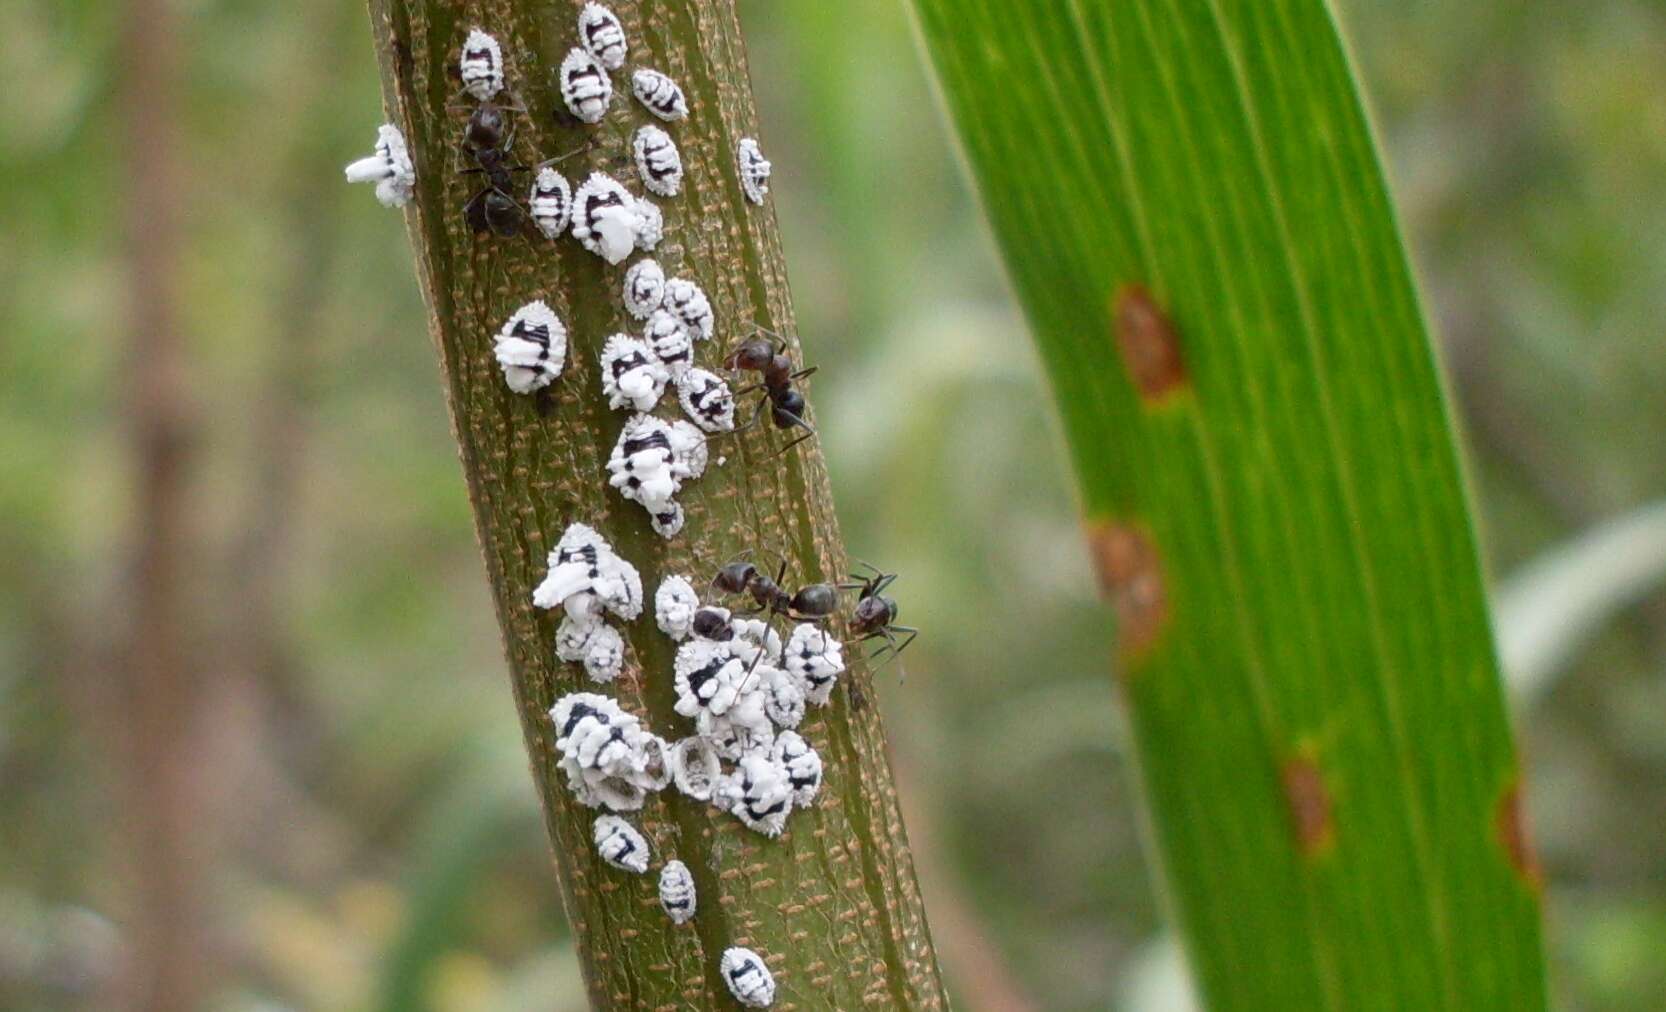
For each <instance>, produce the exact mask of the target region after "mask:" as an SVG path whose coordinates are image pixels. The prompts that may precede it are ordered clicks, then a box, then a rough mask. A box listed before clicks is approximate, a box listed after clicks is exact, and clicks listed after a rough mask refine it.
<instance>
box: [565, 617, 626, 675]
mask: <svg viewBox="0 0 1666 1012" xmlns="http://www.w3.org/2000/svg"><path fill="white" fill-rule="evenodd" d="M555 656H557V657H559V658H560V659H562V660H564V661H569V662H572V663H578V664H583V665H584V670H585V672H586V673H587V674H589V676H590V680H591V681H593V682H604V683H605V682H611V681H613V680H614V679H616V678H618V677H619V673H620V671H622V670H624V666H625V639H624V637H623V636H620V635H619V630H617V629H615V628H613V627H612V626H610V625H608V624H607V623H606V622H602V621H598V620H596V619H577V618H574V617H573V616H571V615H568V616H566V617H565V618H563V619H562V620H561V625H560V626H559V627H558V628H557V629H556V630H555Z"/></svg>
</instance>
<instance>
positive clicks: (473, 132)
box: [462, 102, 529, 237]
mask: <svg viewBox="0 0 1666 1012" xmlns="http://www.w3.org/2000/svg"><path fill="white" fill-rule="evenodd" d="M520 111H523V112H524V111H525V110H520ZM514 140H515V130H514V127H512V126H510V125H509V124H508V123H507V121H506V118H505V116H504V114H503V109H502V108H500V107H499V106H498V105H496V104H495V103H492V102H482V103H480V104H479V105H477V106H475V109H474V112H473V113H471V114H470V115H469V124H468V126H467V127H465V128H464V129H463V150H464V151H466V152H468V155H469V157H470V158H473V159H474V163H475V166H476V167H475V168H472V169H464V170H462V171H463V174H464V175H474V174H484V175H485V177H486V185H485V186H483V187H481V188H480V189H479V190H477V191H476V192H475V194H474V196H472V197H470V198H469V201H468V203H466V204H464V205H463V218H464V220H465V221H467V222H468V223H469V227H470V228H472V229H474V230H475V231H476V232H495V233H496V234H498V235H501V236H505V237H507V236H514V235H519V234H521V232H522V231H523V230H524V229H525V228H526V221H527V212H526V209H525V208H523V207H521V204H520V201H518V200H516V199H515V198H514V197H512V196H510V195H509V191H510V190H511V189H512V188H513V187H514V183H513V182H512V181H511V180H510V178H509V176H510V173H513V172H526V171H529V170H528V168H527V167H526V166H525V165H510V164H509V159H510V157H511V156H510V152H509V147H510V145H511V144H513V143H514Z"/></svg>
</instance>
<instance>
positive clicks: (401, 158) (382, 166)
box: [347, 123, 416, 207]
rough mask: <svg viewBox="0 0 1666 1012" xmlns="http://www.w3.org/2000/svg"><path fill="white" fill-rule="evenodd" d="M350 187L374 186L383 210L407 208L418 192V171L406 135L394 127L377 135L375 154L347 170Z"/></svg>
mask: <svg viewBox="0 0 1666 1012" xmlns="http://www.w3.org/2000/svg"><path fill="white" fill-rule="evenodd" d="M347 181H348V182H349V183H375V184H376V199H377V200H378V201H380V202H381V204H382V206H383V207H404V206H405V205H406V204H408V203H410V201H411V194H412V192H413V191H414V190H415V188H416V169H415V168H414V167H413V166H412V165H411V153H410V151H409V150H408V149H407V148H406V147H405V135H404V134H402V133H400V132H399V128H398V127H396V126H394V125H393V124H392V123H384V124H382V126H381V127H379V128H378V129H377V131H376V153H375V154H373V155H370V156H369V157H367V158H361V159H359V160H358V161H356V162H353V163H352V164H350V165H348V166H347Z"/></svg>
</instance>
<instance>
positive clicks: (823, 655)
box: [781, 622, 845, 706]
mask: <svg viewBox="0 0 1666 1012" xmlns="http://www.w3.org/2000/svg"><path fill="white" fill-rule="evenodd" d="M781 662H782V666H783V667H785V668H786V669H787V671H788V672H790V673H792V674H794V675H796V676H798V677H799V678H801V679H803V680H804V686H805V690H804V697H805V698H806V699H808V700H809V701H810V702H812V703H814V704H816V705H817V706H826V705H827V700H828V698H829V697H830V696H831V695H832V694H833V683H834V681H835V680H836V679H837V678H838V677H839V675H840V674H842V673H843V672H844V670H845V656H844V644H842V643H840V642H839V641H838V640H836V639H834V638H833V637H832V636H831V635H829V634H828V632H827V630H825V629H823V628H821V627H820V626H817V625H812V624H811V623H809V622H803V623H800V624H799V625H797V626H795V627H793V631H792V635H791V636H790V637H788V639H787V646H786V649H785V650H783V651H782V654H781Z"/></svg>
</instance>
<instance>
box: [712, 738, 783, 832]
mask: <svg viewBox="0 0 1666 1012" xmlns="http://www.w3.org/2000/svg"><path fill="white" fill-rule="evenodd" d="M723 792H724V793H723V797H724V799H725V800H727V801H728V802H729V811H730V812H731V813H733V814H734V816H735V818H737V819H739V820H740V821H741V822H742V823H744V824H745V825H746V828H748V829H750V830H752V831H753V832H755V833H762V834H763V835H764V836H780V835H781V832H782V830H784V829H786V827H787V816H788V815H790V814H791V813H792V807H793V786H792V782H791V780H789V779H788V777H787V768H786V767H785V766H782V765H781V764H780V763H778V762H776V761H775V759H774V757H772V756H769V755H765V754H763V753H762V752H748V753H746V754H745V755H743V756H741V757H740V761H739V762H738V763H736V764H735V772H734V773H733V774H731V775H730V776H729V777H728V779H727V781H726V782H725V783H724V785H723Z"/></svg>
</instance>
